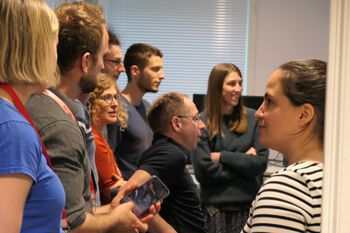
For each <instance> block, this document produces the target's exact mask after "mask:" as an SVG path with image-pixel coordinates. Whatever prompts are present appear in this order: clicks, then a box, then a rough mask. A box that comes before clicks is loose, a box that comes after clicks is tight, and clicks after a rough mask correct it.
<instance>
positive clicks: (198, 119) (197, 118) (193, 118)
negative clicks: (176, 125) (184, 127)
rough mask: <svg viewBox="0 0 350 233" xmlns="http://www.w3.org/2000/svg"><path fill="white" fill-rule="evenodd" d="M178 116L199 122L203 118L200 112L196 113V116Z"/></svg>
mask: <svg viewBox="0 0 350 233" xmlns="http://www.w3.org/2000/svg"><path fill="white" fill-rule="evenodd" d="M177 117H179V118H190V119H192V120H193V121H194V122H196V123H199V122H200V121H201V118H200V117H199V114H197V115H194V116H185V115H178V116H177Z"/></svg>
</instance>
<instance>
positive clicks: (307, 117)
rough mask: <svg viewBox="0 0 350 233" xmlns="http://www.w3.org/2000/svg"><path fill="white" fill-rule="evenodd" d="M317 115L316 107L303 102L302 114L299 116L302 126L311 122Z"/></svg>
mask: <svg viewBox="0 0 350 233" xmlns="http://www.w3.org/2000/svg"><path fill="white" fill-rule="evenodd" d="M314 116H315V108H314V107H313V106H312V105H311V104H309V103H306V104H303V105H302V106H300V116H299V124H300V126H305V125H306V124H309V123H310V122H311V121H312V119H313V118H314Z"/></svg>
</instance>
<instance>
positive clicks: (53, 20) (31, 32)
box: [0, 0, 59, 88]
mask: <svg viewBox="0 0 350 233" xmlns="http://www.w3.org/2000/svg"><path fill="white" fill-rule="evenodd" d="M0 22H1V24H0V51H1V53H0V82H3V83H10V84H30V85H33V84H34V85H39V86H42V87H44V88H46V87H50V86H56V85H57V84H58V80H59V77H58V75H57V63H56V62H55V61H53V59H54V53H55V52H56V51H55V50H54V49H55V48H54V46H53V39H54V37H55V36H57V34H58V27H59V25H58V21H57V17H56V15H55V13H54V11H53V10H52V9H51V8H50V7H49V6H48V5H47V4H46V3H45V2H43V1H40V0H1V1H0Z"/></svg>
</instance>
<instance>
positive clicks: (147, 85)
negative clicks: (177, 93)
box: [137, 73, 158, 93]
mask: <svg viewBox="0 0 350 233" xmlns="http://www.w3.org/2000/svg"><path fill="white" fill-rule="evenodd" d="M150 85H151V84H150V83H148V82H147V78H146V77H145V76H144V74H143V73H142V74H141V76H140V79H139V81H138V82H137V86H138V87H139V88H140V89H141V90H142V91H144V92H145V93H147V92H152V93H157V92H158V89H156V90H155V89H152V86H151V87H150Z"/></svg>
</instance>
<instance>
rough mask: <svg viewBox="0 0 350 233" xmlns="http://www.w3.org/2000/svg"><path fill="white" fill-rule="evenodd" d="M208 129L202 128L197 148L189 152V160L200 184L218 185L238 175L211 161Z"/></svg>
mask: <svg viewBox="0 0 350 233" xmlns="http://www.w3.org/2000/svg"><path fill="white" fill-rule="evenodd" d="M210 144H211V140H210V138H209V134H208V131H207V130H206V129H203V130H202V132H201V137H200V140H199V142H198V145H197V148H196V149H195V150H194V151H193V152H192V153H191V161H192V164H193V169H194V172H195V176H196V179H197V180H198V181H199V183H201V184H202V185H203V184H204V185H218V184H225V183H228V182H232V179H234V178H236V177H238V175H237V173H234V172H231V171H230V170H229V169H227V168H226V167H225V166H223V164H221V163H216V162H213V161H212V159H211V158H210V153H211V150H210V146H209V145H210Z"/></svg>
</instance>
